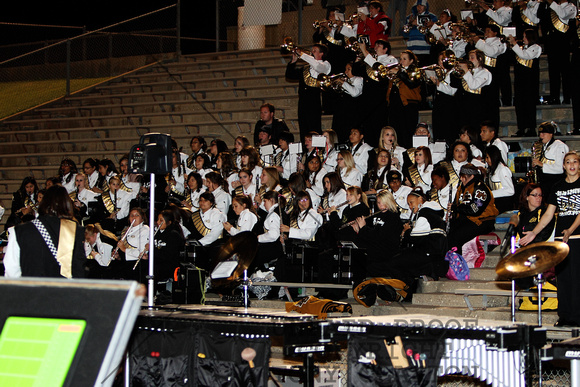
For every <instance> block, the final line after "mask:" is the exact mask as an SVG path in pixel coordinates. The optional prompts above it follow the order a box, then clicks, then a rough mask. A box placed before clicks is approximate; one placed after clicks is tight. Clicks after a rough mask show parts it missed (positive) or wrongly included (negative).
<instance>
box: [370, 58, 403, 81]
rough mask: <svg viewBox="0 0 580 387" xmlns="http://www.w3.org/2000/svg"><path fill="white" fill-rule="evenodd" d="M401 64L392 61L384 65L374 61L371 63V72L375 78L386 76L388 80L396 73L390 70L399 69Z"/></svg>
mask: <svg viewBox="0 0 580 387" xmlns="http://www.w3.org/2000/svg"><path fill="white" fill-rule="evenodd" d="M400 68H401V65H400V64H398V63H393V64H390V65H386V66H385V65H384V64H382V63H380V62H376V63H375V64H374V65H373V73H374V75H375V76H376V77H377V78H382V79H384V78H388V79H390V80H392V79H394V78H395V76H396V73H393V72H391V70H395V69H396V70H397V71H398V70H400Z"/></svg>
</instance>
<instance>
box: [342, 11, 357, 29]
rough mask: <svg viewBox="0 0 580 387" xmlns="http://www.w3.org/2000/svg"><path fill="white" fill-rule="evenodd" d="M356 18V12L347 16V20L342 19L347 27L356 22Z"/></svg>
mask: <svg viewBox="0 0 580 387" xmlns="http://www.w3.org/2000/svg"><path fill="white" fill-rule="evenodd" d="M356 19H358V14H356V13H355V14H352V16H351V17H349V18H348V19H347V20H345V21H344V24H346V25H347V26H349V27H352V26H354V25H355V24H357V23H358V20H356Z"/></svg>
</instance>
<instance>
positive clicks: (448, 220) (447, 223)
mask: <svg viewBox="0 0 580 387" xmlns="http://www.w3.org/2000/svg"><path fill="white" fill-rule="evenodd" d="M452 198H453V185H452V184H449V202H448V203H447V213H446V214H445V233H446V234H449V229H450V228H451V206H452V204H453V200H452Z"/></svg>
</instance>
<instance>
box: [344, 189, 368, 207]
mask: <svg viewBox="0 0 580 387" xmlns="http://www.w3.org/2000/svg"><path fill="white" fill-rule="evenodd" d="M346 192H349V193H350V194H351V195H360V201H361V202H363V203H364V204H365V205H366V206H367V207H368V206H369V201H368V200H367V195H366V194H365V193H364V192H363V190H362V189H361V188H360V187H359V186H356V185H351V186H350V187H348V188H347V189H346Z"/></svg>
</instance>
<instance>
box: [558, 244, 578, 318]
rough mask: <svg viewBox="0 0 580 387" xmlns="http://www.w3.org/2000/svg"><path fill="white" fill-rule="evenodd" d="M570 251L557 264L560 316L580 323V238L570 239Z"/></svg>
mask: <svg viewBox="0 0 580 387" xmlns="http://www.w3.org/2000/svg"><path fill="white" fill-rule="evenodd" d="M568 246H570V253H569V254H568V256H567V257H566V258H565V259H564V260H563V261H562V262H561V263H560V264H558V265H557V266H556V278H557V279H558V317H559V318H560V320H565V321H568V322H573V323H576V325H578V324H580V281H579V280H578V279H579V278H580V255H579V254H580V239H574V238H570V239H569V240H568Z"/></svg>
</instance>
